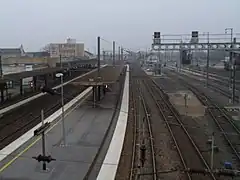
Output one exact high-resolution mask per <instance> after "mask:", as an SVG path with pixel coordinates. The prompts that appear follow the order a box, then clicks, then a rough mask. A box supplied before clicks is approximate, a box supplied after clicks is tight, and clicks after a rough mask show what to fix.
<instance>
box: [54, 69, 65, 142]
mask: <svg viewBox="0 0 240 180" xmlns="http://www.w3.org/2000/svg"><path fill="white" fill-rule="evenodd" d="M56 77H57V78H60V79H61V106H62V134H63V146H65V145H66V136H65V122H64V97H63V74H62V73H57V74H56Z"/></svg>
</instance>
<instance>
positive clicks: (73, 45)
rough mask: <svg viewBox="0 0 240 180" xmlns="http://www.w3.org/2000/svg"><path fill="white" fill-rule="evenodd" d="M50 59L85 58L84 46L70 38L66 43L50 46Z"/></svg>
mask: <svg viewBox="0 0 240 180" xmlns="http://www.w3.org/2000/svg"><path fill="white" fill-rule="evenodd" d="M49 52H50V57H53V58H54V57H59V56H60V55H61V56H62V57H63V58H71V57H83V56H84V44H83V43H77V42H76V40H75V39H70V38H68V39H67V41H66V43H51V44H50V45H49Z"/></svg>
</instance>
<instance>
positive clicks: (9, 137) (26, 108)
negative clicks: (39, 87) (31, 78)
mask: <svg viewBox="0 0 240 180" xmlns="http://www.w3.org/2000/svg"><path fill="white" fill-rule="evenodd" d="M85 89H86V88H85V87H76V86H73V85H71V84H68V85H65V86H64V93H65V94H66V96H65V99H64V103H67V102H69V101H70V100H72V99H73V98H74V97H75V96H76V95H77V94H79V93H81V92H82V91H83V90H85ZM60 100H61V97H60V96H58V95H56V96H51V95H45V96H42V97H40V98H38V99H36V100H33V101H31V103H27V104H26V105H23V106H21V107H20V108H18V109H16V110H14V111H12V112H11V113H6V114H5V115H4V116H2V117H1V118H0V136H1V138H0V140H1V143H0V149H2V148H4V147H5V146H6V145H8V144H9V143H11V142H12V141H14V140H15V139H17V138H18V137H19V136H21V135H22V134H24V133H25V132H27V131H28V130H29V129H31V128H32V127H34V126H35V125H36V124H38V123H39V122H40V121H41V118H40V112H41V109H43V110H44V113H45V117H48V116H50V115H51V114H52V113H53V112H55V111H56V110H57V109H59V108H60V107H61V101H60Z"/></svg>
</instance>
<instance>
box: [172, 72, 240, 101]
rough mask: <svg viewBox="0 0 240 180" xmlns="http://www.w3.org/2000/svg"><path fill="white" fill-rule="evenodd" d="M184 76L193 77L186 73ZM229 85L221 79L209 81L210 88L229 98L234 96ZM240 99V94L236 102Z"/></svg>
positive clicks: (236, 97)
mask: <svg viewBox="0 0 240 180" xmlns="http://www.w3.org/2000/svg"><path fill="white" fill-rule="evenodd" d="M171 72H174V71H171ZM182 76H185V77H188V78H192V77H189V76H187V75H184V74H182ZM192 79H193V78H192ZM200 82H201V83H203V84H205V85H206V82H205V81H204V82H203V81H201V80H200ZM212 82H215V83H212ZM228 86H229V85H228V83H225V82H222V81H221V80H212V79H209V83H208V87H209V88H211V89H212V90H214V91H216V92H218V93H220V94H222V95H224V96H225V97H227V98H232V96H231V93H229V89H228ZM238 93H239V89H236V94H238ZM239 100H240V98H239V96H238V95H235V102H237V103H238V102H239Z"/></svg>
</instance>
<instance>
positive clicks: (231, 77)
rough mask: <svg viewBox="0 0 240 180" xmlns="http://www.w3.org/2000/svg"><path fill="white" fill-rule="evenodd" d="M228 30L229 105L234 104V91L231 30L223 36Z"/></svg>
mask: <svg viewBox="0 0 240 180" xmlns="http://www.w3.org/2000/svg"><path fill="white" fill-rule="evenodd" d="M228 30H230V31H231V40H230V42H231V47H230V53H229V66H230V73H229V90H230V91H231V89H232V92H231V95H232V96H231V99H229V100H230V101H231V103H234V90H233V62H232V48H233V28H226V29H225V34H227V31H228Z"/></svg>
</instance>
